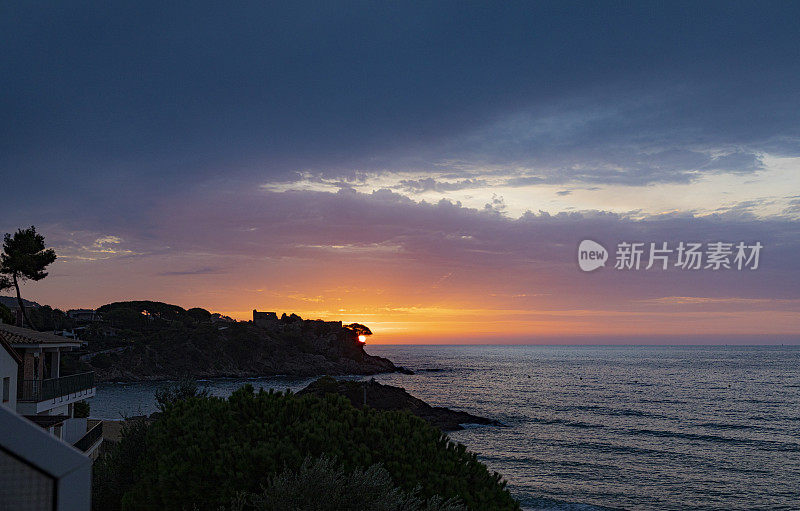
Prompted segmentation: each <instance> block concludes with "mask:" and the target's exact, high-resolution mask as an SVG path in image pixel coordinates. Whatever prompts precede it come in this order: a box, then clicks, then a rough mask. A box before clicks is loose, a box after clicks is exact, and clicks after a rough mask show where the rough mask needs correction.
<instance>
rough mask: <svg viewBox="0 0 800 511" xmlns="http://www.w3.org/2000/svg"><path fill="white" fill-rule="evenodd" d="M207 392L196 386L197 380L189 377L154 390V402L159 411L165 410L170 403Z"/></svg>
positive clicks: (204, 394) (206, 393) (201, 395)
mask: <svg viewBox="0 0 800 511" xmlns="http://www.w3.org/2000/svg"><path fill="white" fill-rule="evenodd" d="M206 396H208V392H207V391H206V390H202V391H201V390H200V389H198V388H197V382H196V381H195V380H193V379H191V378H182V379H181V380H180V381H178V382H175V383H172V384H170V385H167V386H166V387H164V388H162V389H160V390H157V391H156V403H157V406H158V409H159V410H160V411H162V412H163V411H166V409H167V408H169V407H170V406H171V405H173V404H175V403H177V402H178V401H183V400H186V399H190V398H193V397H206Z"/></svg>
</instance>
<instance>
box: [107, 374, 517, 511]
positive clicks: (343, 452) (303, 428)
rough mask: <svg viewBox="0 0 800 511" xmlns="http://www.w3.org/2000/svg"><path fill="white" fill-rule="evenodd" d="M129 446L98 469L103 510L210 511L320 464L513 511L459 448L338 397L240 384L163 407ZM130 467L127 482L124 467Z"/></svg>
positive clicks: (500, 487) (425, 493)
mask: <svg viewBox="0 0 800 511" xmlns="http://www.w3.org/2000/svg"><path fill="white" fill-rule="evenodd" d="M137 443H138V450H136V451H135V452H130V450H129V448H128V447H126V446H127V445H128V443H127V442H126V441H125V440H123V442H122V443H121V446H120V448H119V449H118V451H117V452H116V453H114V455H113V456H109V459H107V460H105V461H104V463H105V464H104V465H103V468H102V470H103V471H104V472H106V473H110V474H111V475H112V476H114V477H115V478H116V480H117V481H119V482H118V483H113V484H108V485H106V488H107V489H109V490H110V491H113V492H116V496H115V497H113V498H107V497H106V496H103V497H102V499H103V502H108V501H109V500H114V498H116V499H120V498H121V500H122V509H123V510H125V511H138V510H149V509H152V510H155V509H158V510H172V509H176V510H178V509H192V508H193V507H196V508H197V509H199V510H204V509H213V510H216V509H219V507H220V506H225V505H229V504H230V503H231V501H232V499H234V498H235V497H236V496H237V495H238V494H240V493H241V492H248V493H250V494H258V493H259V492H260V491H261V488H262V487H263V486H264V485H265V484H267V483H268V482H269V481H270V480H272V479H271V478H273V477H275V476H276V475H278V474H280V473H282V472H283V471H284V470H287V469H288V470H291V471H298V470H301V468H302V465H303V462H304V460H305V459H306V457H308V456H311V457H313V458H319V457H321V456H323V455H326V456H328V457H334V458H336V459H338V460H339V461H340V462H341V466H342V468H343V470H345V471H347V472H348V473H349V472H353V471H355V470H357V469H359V468H361V469H364V468H366V467H370V466H371V465H373V464H375V463H380V464H381V465H382V466H383V468H384V469H385V470H386V471H387V473H388V474H389V477H390V478H391V480H393V481H395V482H396V483H397V484H398V485H399V487H400V489H402V491H404V492H414V491H417V492H418V493H416V494H414V495H415V496H417V497H418V498H420V499H423V500H426V499H431V498H432V497H434V496H436V495H439V496H440V497H442V498H444V499H452V498H457V499H460V500H461V501H462V502H463V503H464V504H465V505H466V506H467V507H468V508H469V509H472V510H505V509H508V510H518V509H519V504H517V502H515V501H514V500H513V499H512V498H511V496H510V495H509V493H508V491H507V490H506V489H505V482H504V481H502V479H501V477H500V475H498V474H497V473H494V474H492V473H490V472H489V471H488V470H487V469H486V466H485V465H483V464H482V463H480V462H479V461H478V460H477V459H476V456H475V455H474V454H472V453H470V452H468V451H467V450H466V448H465V447H464V446H463V445H460V444H455V443H453V442H451V441H450V440H449V438H448V437H447V436H445V435H443V434H442V433H441V432H440V431H439V430H437V429H435V428H433V427H432V426H430V425H429V424H427V423H426V422H424V421H422V420H421V419H419V418H417V417H414V416H413V415H411V414H409V413H407V412H381V411H377V410H374V409H370V408H365V409H357V408H354V407H353V406H352V405H351V404H350V402H349V401H348V400H347V399H346V398H344V397H342V396H338V395H328V396H325V397H323V398H319V397H315V396H296V395H293V394H291V393H288V392H287V393H285V394H283V393H280V392H277V393H276V392H273V391H269V392H265V391H263V390H262V391H260V392H258V393H254V392H253V388H252V387H251V386H249V385H248V386H246V387H243V388H241V389H239V390H237V391H236V392H235V393H234V394H233V395H232V396H231V397H230V398H229V399H227V400H225V399H221V398H216V397H190V398H188V399H185V400H180V401H175V402H172V403H171V404H170V405H169V406H167V407H165V409H164V412H163V413H162V414H161V415H160V417H159V419H158V420H156V421H155V422H153V423H152V424H151V425H150V426H149V428H148V430H147V433H146V438H145V439H144V441H138V442H137ZM114 463H120V464H121V465H122V466H123V468H122V469H119V470H118V469H116V468H115V466H114ZM131 466H135V469H134V472H135V473H136V474H138V476H139V479H138V480H137V481H135V482H131V481H130V477H129V476H128V475H126V474H130V468H124V467H131ZM115 471H116V472H115ZM301 473H302V471H301ZM273 481H274V480H273ZM103 491H104V490H103ZM103 509H113V508H103Z"/></svg>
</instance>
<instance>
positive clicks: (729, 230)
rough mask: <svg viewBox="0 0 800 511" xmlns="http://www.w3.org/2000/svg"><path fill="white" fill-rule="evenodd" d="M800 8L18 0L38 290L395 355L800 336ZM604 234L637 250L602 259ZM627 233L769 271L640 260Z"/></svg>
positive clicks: (28, 291) (6, 48)
mask: <svg viewBox="0 0 800 511" xmlns="http://www.w3.org/2000/svg"><path fill="white" fill-rule="evenodd" d="M798 19H800V3H791V2H765V3H761V4H757V3H741V2H721V3H714V2H685V3H682V2H669V3H668V4H664V3H659V4H650V3H646V2H640V3H634V4H633V5H629V4H628V3H617V2H612V3H608V2H599V3H584V4H572V3H570V2H562V1H559V2H539V3H534V2H523V3H515V2H504V3H498V2H487V3H484V4H481V3H473V2H425V3H415V2H363V3H333V2H312V3H305V2H304V3H301V2H285V3H271V2H261V1H258V2H236V3H232V4H230V3H212V2H207V3H206V2H192V3H187V4H185V5H183V6H174V5H163V2H144V1H142V2H131V3H121V2H105V3H102V4H97V3H95V4H92V3H89V2H85V3H84V2H53V3H48V2H14V3H9V2H7V3H5V4H4V5H3V6H2V7H0V41H2V47H3V52H2V56H0V91H1V92H0V119H2V121H1V122H2V124H0V126H1V127H2V131H0V134H1V135H2V136H0V173H2V174H1V177H2V179H1V180H0V188H1V189H2V191H3V193H2V199H0V232H12V231H14V230H16V229H17V228H19V227H26V226H30V225H36V227H37V229H38V230H39V231H40V232H42V233H43V234H44V235H45V236H46V239H47V242H48V244H49V245H50V246H52V247H54V248H55V249H56V252H57V253H58V260H57V261H56V262H55V263H54V264H53V265H52V266H51V268H50V276H49V277H47V278H46V279H45V280H43V281H41V282H38V283H29V284H26V285H25V286H24V287H23V289H22V291H23V296H24V297H26V298H28V299H31V300H35V301H37V302H39V303H42V304H50V305H52V306H54V307H59V308H62V309H67V308H74V307H96V306H100V305H102V304H105V303H109V302H112V301H119V300H131V299H152V300H160V301H165V302H169V303H174V304H178V305H181V306H184V307H187V308H188V307H193V306H200V307H204V308H207V309H209V310H212V311H214V312H221V313H223V314H228V315H230V316H233V317H235V318H237V319H248V318H249V317H250V315H251V311H252V309H254V308H257V309H259V310H267V311H277V312H278V313H279V314H280V313H282V312H295V313H298V314H300V315H301V316H303V317H307V318H311V319H314V318H324V319H342V320H344V321H346V322H351V321H357V322H361V323H364V324H366V325H368V326H370V327H371V328H372V329H373V331H374V332H375V334H376V335H375V336H373V338H372V339H370V342H374V343H393V342H408V343H415V342H421V343H429V342H445V343H448V342H452V343H460V342H470V343H472V342H490V343H494V342H497V343H500V342H502V343H522V342H570V343H571V342H578V343H590V342H604V343H605V342H659V343H661V342H668V343H686V342H692V343H694V342H726V343H727V342H730V343H756V342H758V343H761V342H770V343H781V342H784V343H799V342H800V94H799V93H798V91H800V31H798V28H797V20H798ZM583 239H592V240H596V241H598V242H600V243H602V244H603V245H604V246H605V247H607V248H608V249H609V250H611V251H612V254H611V257H610V261H609V263H608V264H607V265H606V267H605V268H601V269H599V270H597V271H594V272H591V273H585V272H582V271H581V270H580V269H579V268H578V265H577V246H578V243H579V242H580V241H581V240H583ZM623 241H628V242H632V241H636V242H645V243H648V244H649V242H658V243H662V242H668V243H669V245H670V246H673V245H677V243H678V242H680V241H684V242H703V243H711V242H717V241H723V242H732V243H738V242H740V241H743V242H746V243H748V244H752V243H755V242H760V243H761V244H762V245H763V249H762V252H761V259H760V265H759V267H758V269H757V270H752V271H751V270H747V269H745V270H742V271H738V270H736V269H732V270H724V271H712V270H710V269H708V270H706V269H701V270H696V271H692V270H682V269H679V268H675V267H674V266H673V267H670V269H668V270H666V271H664V270H660V269H651V270H644V269H640V270H638V271H635V270H629V271H624V270H615V269H614V268H613V265H614V261H613V259H614V254H613V251H614V249H615V247H616V245H617V244H618V243H620V242H623Z"/></svg>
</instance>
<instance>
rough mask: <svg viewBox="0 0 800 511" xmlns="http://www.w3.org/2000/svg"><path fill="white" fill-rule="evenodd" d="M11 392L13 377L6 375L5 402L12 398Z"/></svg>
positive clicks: (4, 380)
mask: <svg viewBox="0 0 800 511" xmlns="http://www.w3.org/2000/svg"><path fill="white" fill-rule="evenodd" d="M10 393H11V378H10V377H8V376H6V377H5V378H3V402H4V403H8V400H9V399H11V397H10V396H9V394H10Z"/></svg>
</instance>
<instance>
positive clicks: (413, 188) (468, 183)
mask: <svg viewBox="0 0 800 511" xmlns="http://www.w3.org/2000/svg"><path fill="white" fill-rule="evenodd" d="M486 185H487V182H486V180H485V179H462V180H460V181H453V182H448V181H437V180H435V179H433V178H431V177H429V178H424V179H415V180H412V179H403V180H402V181H400V188H401V189H403V190H405V191H408V192H411V193H423V192H428V191H434V192H451V191H455V190H464V189H466V188H482V187H485V186H486Z"/></svg>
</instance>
